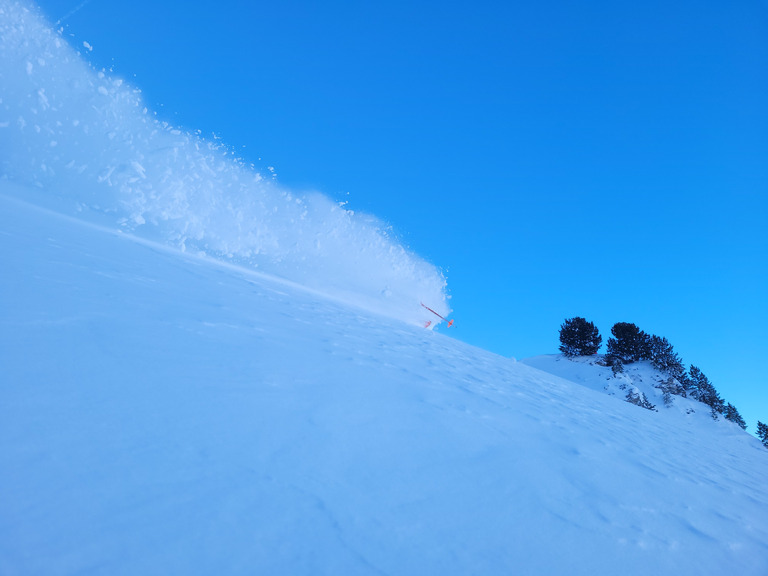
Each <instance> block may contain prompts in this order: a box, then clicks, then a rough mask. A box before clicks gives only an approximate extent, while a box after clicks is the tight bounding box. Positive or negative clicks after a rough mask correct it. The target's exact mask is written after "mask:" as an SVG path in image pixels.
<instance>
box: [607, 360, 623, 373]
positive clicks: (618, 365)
mask: <svg viewBox="0 0 768 576" xmlns="http://www.w3.org/2000/svg"><path fill="white" fill-rule="evenodd" d="M610 365H611V372H613V375H614V376H618V375H619V374H621V373H623V372H624V363H623V362H622V361H621V358H613V357H611V358H610Z"/></svg>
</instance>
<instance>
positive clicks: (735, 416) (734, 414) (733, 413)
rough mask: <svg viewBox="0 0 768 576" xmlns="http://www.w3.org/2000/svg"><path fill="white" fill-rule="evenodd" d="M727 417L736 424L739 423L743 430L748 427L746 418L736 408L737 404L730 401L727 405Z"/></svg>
mask: <svg viewBox="0 0 768 576" xmlns="http://www.w3.org/2000/svg"><path fill="white" fill-rule="evenodd" d="M724 415H725V419H726V420H730V421H731V422H733V423H734V424H738V425H739V427H740V428H741V429H742V430H746V429H747V423H746V422H744V418H742V417H741V414H739V411H738V410H736V406H734V405H733V404H731V403H730V402H728V404H727V405H726V406H725V414H724Z"/></svg>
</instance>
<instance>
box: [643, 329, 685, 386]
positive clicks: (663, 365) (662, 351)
mask: <svg viewBox="0 0 768 576" xmlns="http://www.w3.org/2000/svg"><path fill="white" fill-rule="evenodd" d="M649 349H650V358H651V364H652V365H653V367H654V368H656V369H657V370H659V371H660V372H663V373H664V374H668V375H670V376H672V377H673V378H676V379H677V380H678V381H680V379H681V377H682V375H683V374H684V373H685V368H684V367H683V362H682V360H680V356H678V355H677V353H676V352H675V351H674V349H673V348H672V344H670V343H669V341H668V340H667V339H666V338H660V337H658V336H656V335H654V336H651V337H650V339H649Z"/></svg>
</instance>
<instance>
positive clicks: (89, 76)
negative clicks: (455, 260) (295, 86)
mask: <svg viewBox="0 0 768 576" xmlns="http://www.w3.org/2000/svg"><path fill="white" fill-rule="evenodd" d="M0 32H1V33H2V34H0V75H1V76H2V77H1V78H0V80H1V82H0V90H1V91H2V93H1V95H0V170H2V178H0V262H2V264H3V274H2V282H0V574H3V575H5V574H25V575H27V574H45V575H58V574H61V575H69V574H82V573H92V574H109V575H115V574H131V575H133V574H150V575H151V574H163V575H165V574H188V575H194V574H201V575H207V574H212V573H216V574H291V575H303V574H306V575H312V576H315V575H318V574H356V575H357V574H361V575H364V574H392V575H395V574H396V575H409V574H414V575H419V576H421V575H424V574H441V575H451V574H457V575H459V574H461V575H464V574H484V575H493V574H499V575H501V574H504V575H507V574H527V575H528V574H530V575H536V574H541V575H550V574H569V575H580V574H583V575H590V576H595V575H597V576H600V575H609V574H610V575H612V574H623V575H627V576H633V575H646V574H657V575H662V576H663V575H673V574H674V575H676V576H679V575H689V574H690V575H696V576H699V575H701V574H712V573H718V572H723V573H737V574H740V575H742V576H764V575H765V574H766V572H768V513H766V512H768V487H766V484H765V482H764V479H765V478H766V473H768V451H766V450H765V449H764V448H763V447H762V446H761V445H760V443H759V442H758V441H757V440H756V439H755V438H753V437H752V436H750V435H748V434H746V433H744V432H743V431H741V430H740V429H739V428H738V427H736V426H734V425H730V424H729V423H726V422H722V421H721V422H717V423H714V422H712V420H711V419H710V418H708V417H706V418H705V417H704V416H703V415H701V416H702V417H701V418H699V417H689V416H690V415H688V414H686V413H684V412H679V411H678V412H677V413H675V411H674V410H669V411H663V410H661V409H660V411H659V412H658V413H656V412H650V411H647V410H643V409H641V408H638V407H636V406H633V405H630V404H628V403H626V402H623V401H621V398H620V397H619V398H616V397H611V396H610V395H606V394H604V393H603V391H602V390H598V391H596V390H593V389H590V388H589V387H588V386H583V385H579V384H575V383H574V382H572V381H569V380H568V379H564V378H561V377H558V376H556V375H553V374H550V373H547V372H545V371H542V370H539V369H536V368H534V367H532V366H527V365H525V364H524V363H521V362H520V363H519V362H515V361H514V360H511V359H508V358H502V357H499V356H496V355H493V354H490V353H488V352H485V351H483V350H479V349H477V348H472V347H470V346H468V345H465V344H462V343H460V342H456V341H454V340H451V339H450V338H447V337H446V336H444V335H442V334H440V333H436V332H430V331H427V330H424V329H423V328H420V327H418V326H416V325H415V324H416V323H417V322H418V321H419V320H420V318H419V316H418V314H419V313H420V312H415V311H414V308H420V307H419V306H418V300H419V299H425V298H427V296H429V295H433V296H434V298H436V299H438V300H440V299H442V300H441V301H442V304H441V305H442V306H443V308H441V310H443V309H444V308H446V307H447V304H445V299H444V292H443V286H444V280H443V278H442V276H441V275H440V274H439V272H437V271H436V270H435V269H434V268H433V267H431V266H430V265H428V264H427V263H425V262H423V260H420V259H419V258H418V257H416V256H415V255H412V254H410V253H408V252H407V250H405V249H404V248H402V247H401V246H399V245H398V244H397V243H396V242H394V241H392V240H391V239H389V238H388V237H387V235H386V233H385V230H384V229H382V228H381V227H380V226H379V225H378V224H370V225H369V223H371V222H374V221H373V220H368V219H365V218H360V217H359V216H358V215H354V214H350V213H348V212H346V211H343V210H341V209H339V208H338V207H336V206H334V205H333V203H331V202H330V201H329V200H327V199H320V200H318V204H316V205H313V204H312V203H313V202H314V201H313V200H311V199H309V198H304V197H301V198H300V197H298V196H296V195H295V194H293V193H291V192H289V191H286V190H281V189H280V188H279V187H277V186H276V185H274V184H273V183H271V182H265V181H264V179H259V177H258V175H257V174H256V173H254V172H252V171H249V169H248V168H247V167H243V166H241V165H240V164H239V163H237V162H235V161H233V160H231V159H229V158H228V157H227V155H226V154H225V153H224V151H222V150H220V149H217V148H216V147H215V146H211V145H210V144H209V143H206V142H205V141H204V140H202V139H200V138H198V137H196V136H195V135H189V134H185V133H183V132H182V131H179V130H175V129H173V128H171V127H167V126H162V125H159V124H157V123H156V122H154V120H152V117H151V115H149V114H145V113H144V112H143V110H142V109H141V107H140V104H139V100H138V96H137V95H136V94H135V92H134V91H132V90H131V89H128V88H126V87H125V86H124V85H123V84H121V83H119V81H116V80H115V79H112V78H109V76H108V75H99V74H97V73H93V72H92V71H90V70H89V69H88V68H87V66H85V65H84V64H83V63H82V62H81V61H80V60H79V58H78V57H77V55H76V54H75V53H74V52H73V51H72V50H71V49H70V48H69V47H68V46H67V45H66V43H64V41H63V40H62V39H61V38H60V37H59V36H57V35H56V34H54V33H51V32H50V31H49V30H48V28H47V27H46V25H45V23H44V22H43V21H42V20H40V18H39V17H38V16H37V15H36V12H35V10H34V8H31V7H30V6H29V5H28V4H26V3H24V2H18V1H14V0H0ZM254 198H256V199H255V200H254ZM294 205H295V206H298V207H299V208H297V210H298V211H299V212H300V213H301V214H304V211H306V215H305V216H301V214H299V213H298V212H297V213H295V214H294V213H293V212H291V210H292V208H290V207H292V206H294ZM312 206H315V208H312ZM317 206H319V208H317ZM275 209H276V210H275ZM286 213H288V214H293V215H292V216H291V215H286ZM297 214H298V215H297ZM294 216H295V217H294ZM338 222H342V223H343V225H339V224H338ZM262 231H263V233H264V234H265V235H267V236H269V238H271V239H273V240H274V242H272V243H271V244H270V242H261V240H258V237H259V234H261V233H262ZM230 233H231V235H230ZM307 238H311V241H310V242H307V243H305V242H304V240H305V239H307ZM372 261H375V262H376V263H377V264H376V265H373V264H371V262H372ZM377 268H381V269H382V270H383V272H378V271H377ZM381 274H383V275H384V276H382V275H381ZM425 294H426V295H427V296H425ZM414 302H416V304H414ZM555 362H557V361H556V360H552V362H550V364H552V363H555ZM593 368H594V367H585V369H590V370H591V369H593ZM574 374H575V373H574V367H573V366H568V369H567V370H566V373H565V374H564V375H565V376H567V377H568V378H570V379H573V378H574ZM592 387H593V388H594V387H598V388H599V386H596V385H592ZM697 414H698V413H697Z"/></svg>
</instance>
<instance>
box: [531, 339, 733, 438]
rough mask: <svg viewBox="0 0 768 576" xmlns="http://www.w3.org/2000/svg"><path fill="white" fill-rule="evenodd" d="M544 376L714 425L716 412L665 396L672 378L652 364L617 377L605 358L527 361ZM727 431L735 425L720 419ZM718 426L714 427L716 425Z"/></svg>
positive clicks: (625, 369)
mask: <svg viewBox="0 0 768 576" xmlns="http://www.w3.org/2000/svg"><path fill="white" fill-rule="evenodd" d="M523 362H524V363H525V364H527V365H528V366H533V367H534V368H538V369H539V370H543V371H544V372H548V373H550V374H554V375H555V376H559V377H560V378H565V379H566V380H570V381H571V382H575V383H576V384H580V385H582V386H586V387H588V388H591V389H592V390H600V391H603V392H605V393H607V394H609V395H611V396H616V397H618V398H619V399H622V400H626V399H627V396H628V395H631V396H633V397H634V398H639V399H645V400H647V408H648V409H650V410H656V411H657V412H659V413H662V412H663V413H664V415H665V417H671V418H680V417H684V418H686V419H688V420H692V421H696V422H699V423H702V424H703V425H705V423H706V422H712V410H711V408H710V407H709V406H707V405H705V404H703V403H701V402H698V401H696V400H693V399H690V398H685V397H683V396H679V395H674V394H667V395H666V398H665V394H664V392H663V387H662V384H663V383H664V382H665V381H667V380H669V376H668V375H665V374H663V373H661V372H660V371H659V370H656V369H655V368H654V367H653V366H652V365H651V363H650V362H649V361H641V362H635V363H631V364H627V365H625V366H624V367H623V371H622V372H621V373H618V374H614V373H613V371H612V369H611V368H610V367H609V366H607V365H606V362H605V357H604V356H602V355H595V356H579V357H575V358H570V359H569V358H565V357H564V356H562V355H561V354H551V355H546V356H537V357H535V358H527V359H525V360H523ZM717 421H718V422H721V424H722V426H724V428H723V430H725V431H730V430H731V427H732V426H735V424H733V423H732V422H728V421H727V420H725V419H724V418H721V417H720V416H718V420H717ZM713 424H714V423H713Z"/></svg>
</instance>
